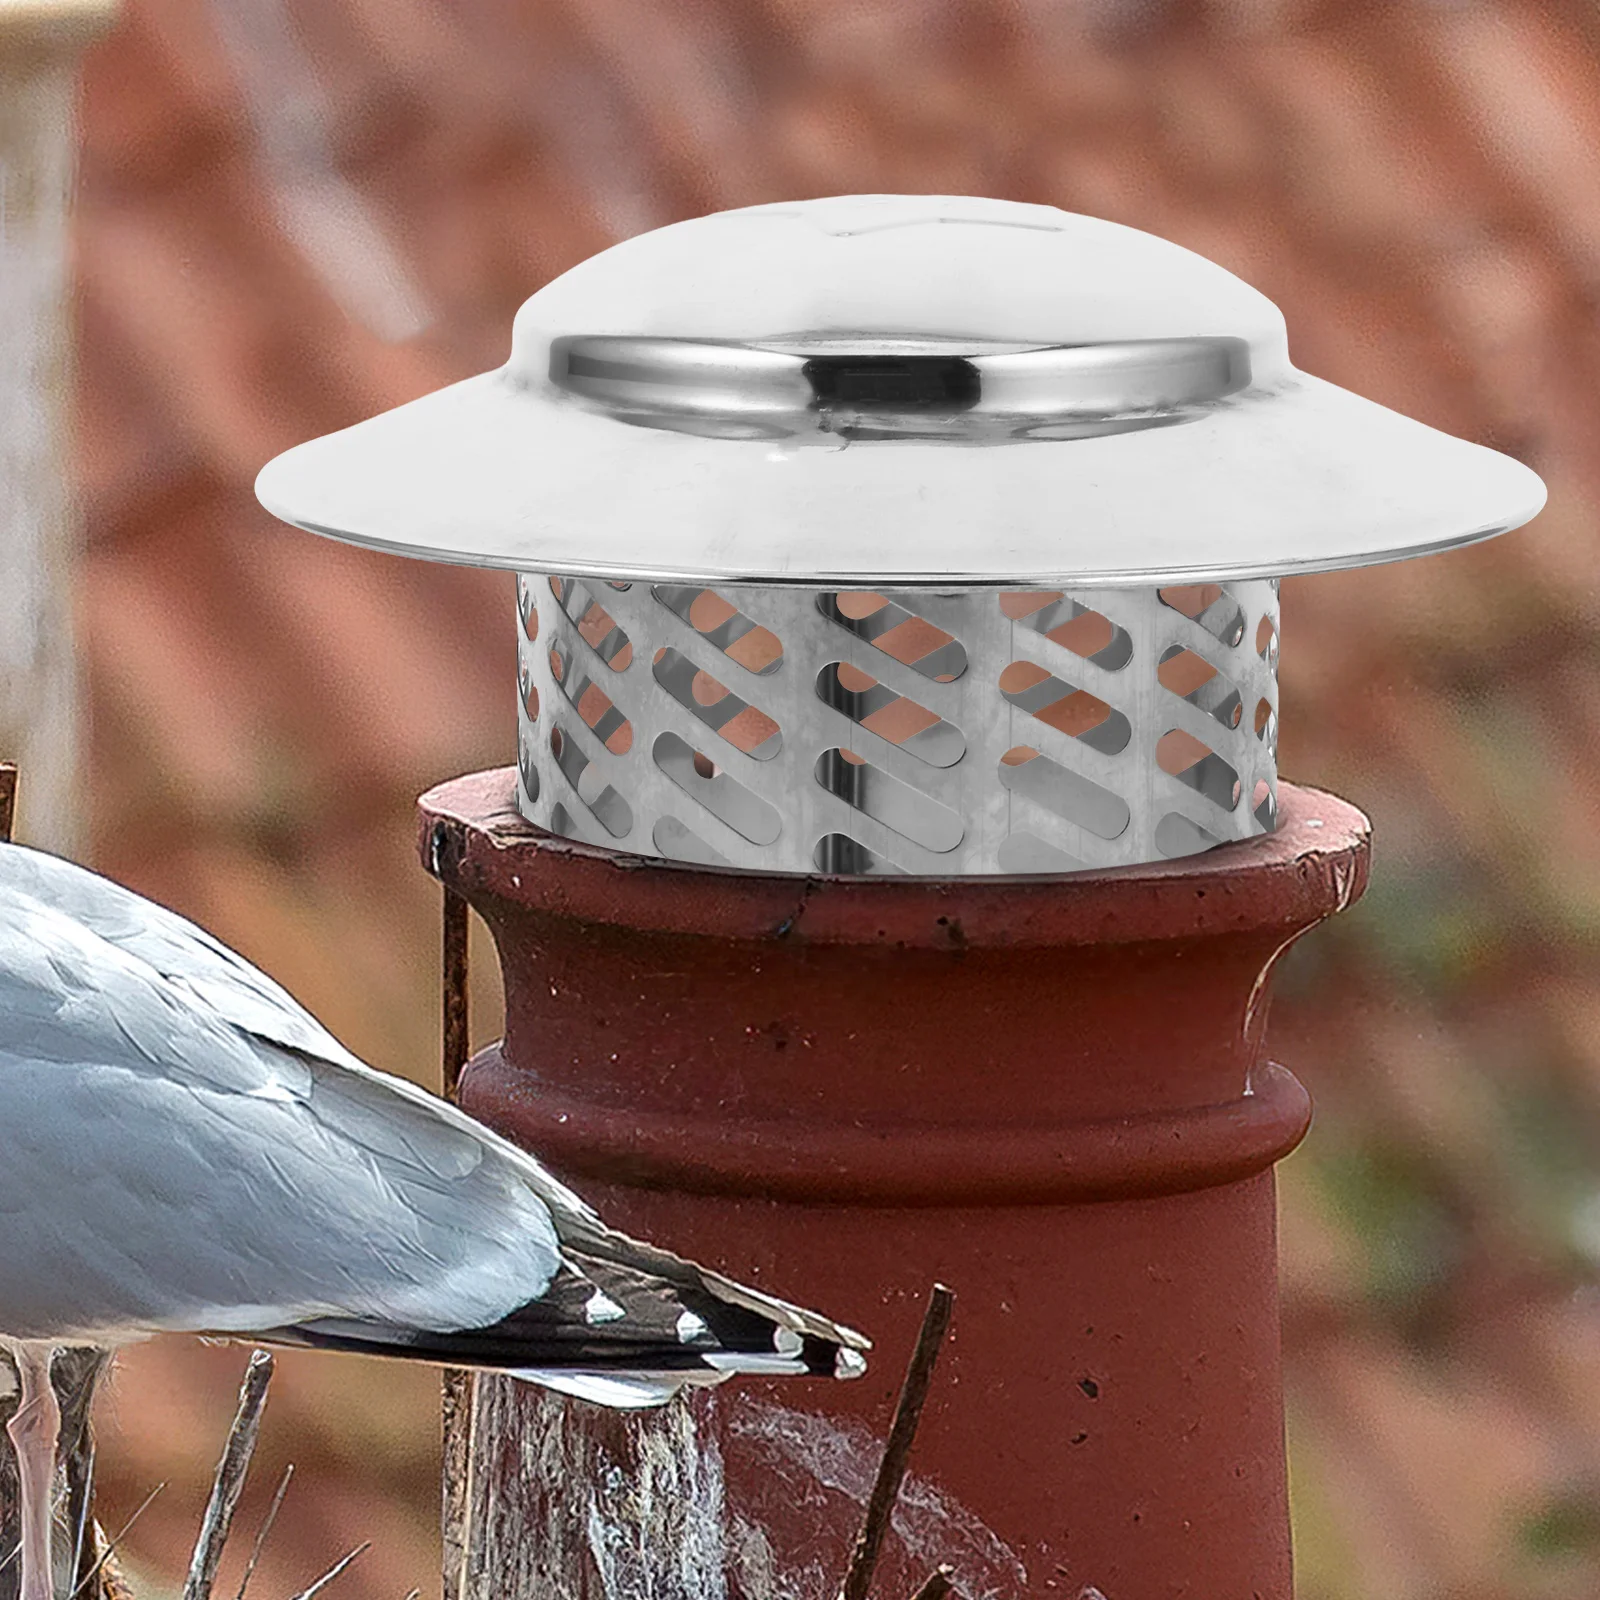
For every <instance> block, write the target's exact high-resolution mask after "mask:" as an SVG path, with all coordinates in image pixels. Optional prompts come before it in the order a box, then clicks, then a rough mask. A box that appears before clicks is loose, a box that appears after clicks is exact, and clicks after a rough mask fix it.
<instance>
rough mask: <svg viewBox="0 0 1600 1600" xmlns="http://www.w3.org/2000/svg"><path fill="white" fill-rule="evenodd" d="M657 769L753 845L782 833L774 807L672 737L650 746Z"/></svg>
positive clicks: (768, 841)
mask: <svg viewBox="0 0 1600 1600" xmlns="http://www.w3.org/2000/svg"><path fill="white" fill-rule="evenodd" d="M650 753H651V758H652V759H653V760H654V761H655V764H656V766H657V767H659V768H660V770H661V771H662V772H663V773H664V774H665V775H666V776H667V777H668V778H670V779H671V780H672V782H673V783H675V784H677V786H678V787H679V788H680V789H681V790H683V792H684V793H685V794H686V795H688V796H689V798H690V799H691V800H693V801H694V802H695V803H696V804H697V805H699V806H701V807H703V808H704V809H705V810H706V811H707V812H709V813H710V814H711V815H712V816H713V817H715V818H716V819H717V820H718V821H719V822H721V823H724V824H726V826H728V827H730V828H732V829H733V831H734V832H735V833H737V834H738V835H739V836H740V837H741V838H742V839H745V840H747V841H748V842H749V843H750V844H755V845H772V844H776V843H777V842H778V837H779V835H780V834H781V833H782V832H783V818H782V817H781V816H780V815H779V814H778V811H777V809H776V808H775V807H773V806H770V805H768V804H767V802H766V801H765V800H763V799H762V798H761V796H760V795H758V794H756V793H754V792H753V791H751V790H749V789H747V788H746V787H745V786H744V785H743V784H742V783H740V782H739V780H738V779H737V778H735V777H734V776H733V774H732V773H729V772H724V771H723V770H722V768H721V767H719V766H718V765H717V764H716V762H714V761H713V760H711V758H710V757H709V756H707V755H706V754H705V753H704V752H703V751H700V750H696V749H695V748H694V746H693V745H691V744H690V743H689V742H688V741H687V740H685V739H680V738H679V737H678V735H677V734H675V733H663V734H661V735H659V736H658V737H657V739H656V742H655V743H654V745H652V746H651V752H650Z"/></svg>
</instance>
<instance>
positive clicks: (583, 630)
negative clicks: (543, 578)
mask: <svg viewBox="0 0 1600 1600" xmlns="http://www.w3.org/2000/svg"><path fill="white" fill-rule="evenodd" d="M550 593H551V594H552V595H554V596H555V599H556V604H557V605H559V606H560V607H561V609H562V610H563V611H564V612H565V613H566V614H567V616H568V618H569V619H570V620H571V621H572V623H573V625H574V626H575V627H576V628H577V630H578V637H579V638H581V639H582V640H583V642H584V643H585V644H586V645H588V646H589V648H590V649H591V650H593V651H594V653H595V654H596V655H597V656H599V657H600V659H601V660H602V661H603V662H605V664H606V665H607V666H608V667H610V668H611V670H612V671H613V672H626V671H627V670H628V667H629V666H630V665H631V664H632V661H633V645H632V644H631V643H630V642H629V639H628V636H627V634H625V633H624V632H623V631H622V629H621V628H619V627H618V626H617V624H616V623H615V622H614V621H612V618H611V613H610V612H609V611H607V610H606V608H605V607H604V606H602V605H601V604H600V602H599V601H598V600H596V599H595V597H594V596H593V595H592V594H591V593H590V592H589V589H588V586H587V585H586V584H582V583H580V582H578V580H577V579H576V578H552V579H551V580H550Z"/></svg>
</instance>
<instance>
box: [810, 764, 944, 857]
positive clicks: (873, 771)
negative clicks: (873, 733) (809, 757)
mask: <svg viewBox="0 0 1600 1600" xmlns="http://www.w3.org/2000/svg"><path fill="white" fill-rule="evenodd" d="M814 775H815V777H816V780H817V782H818V783H819V784H820V785H821V786H822V787H823V788H824V789H826V790H827V792H828V793H829V794H831V795H833V796H835V797H836V798H837V799H840V800H843V801H844V803H845V804H846V805H848V806H852V807H853V808H854V809H855V810H857V811H859V812H861V814H862V815H863V816H867V817H871V818H872V819H873V820H874V821H876V822H881V823H882V824H883V825H884V827H886V828H888V829H890V830H892V831H893V832H895V833H898V834H899V835H900V837H901V838H902V839H909V840H910V841H911V842H912V843H913V844H919V845H921V846H922V848H923V849H924V850H931V851H934V852H935V853H936V854H939V855H943V854H945V853H946V852H947V851H950V850H954V849H955V848H956V846H957V845H959V844H960V843H961V841H962V840H963V839H964V838H965V837H966V832H967V825H966V823H965V822H964V821H963V820H962V819H961V817H960V816H959V815H958V814H957V813H956V812H954V811H952V810H951V809H950V808H949V807H948V806H946V805H944V804H942V803H941V802H940V801H938V800H935V799H934V798H933V796H932V795H928V794H924V793H923V792H922V790H920V789H917V788H913V787H912V785H911V784H909V783H902V782H901V781H900V779H899V778H896V777H894V776H892V775H891V774H890V773H887V772H885V771H884V770H883V769H882V768H881V767H876V766H874V765H873V764H872V763H871V762H870V761H868V760H866V758H865V757H863V756H860V755H858V754H857V753H856V752H855V751H854V750H844V749H839V748H835V749H832V750H824V751H823V752H822V754H821V755H820V756H818V757H817V764H816V767H815V769H814Z"/></svg>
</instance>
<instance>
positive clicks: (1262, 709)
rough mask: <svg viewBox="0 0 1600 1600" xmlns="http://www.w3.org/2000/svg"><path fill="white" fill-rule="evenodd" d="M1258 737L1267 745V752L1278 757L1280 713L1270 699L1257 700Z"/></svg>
mask: <svg viewBox="0 0 1600 1600" xmlns="http://www.w3.org/2000/svg"><path fill="white" fill-rule="evenodd" d="M1256 738H1258V739H1259V740H1260V741H1261V742H1262V744H1264V745H1265V746H1266V747H1267V754H1268V755H1269V756H1272V757H1273V758H1274V759H1276V757H1277V754H1278V713H1277V712H1276V711H1274V710H1273V709H1272V702H1271V701H1270V700H1258V701H1256Z"/></svg>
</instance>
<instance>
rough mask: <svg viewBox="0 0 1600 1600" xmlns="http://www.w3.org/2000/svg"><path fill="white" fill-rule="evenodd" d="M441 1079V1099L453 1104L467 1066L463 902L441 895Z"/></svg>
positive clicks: (465, 954) (456, 898)
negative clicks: (442, 1084)
mask: <svg viewBox="0 0 1600 1600" xmlns="http://www.w3.org/2000/svg"><path fill="white" fill-rule="evenodd" d="M443 955H444V959H443V970H442V976H443V987H444V1009H443V1030H444V1038H443V1041H442V1042H443V1050H442V1056H443V1069H444V1070H443V1077H444V1097H445V1099H446V1100H454V1099H455V1097H456V1090H457V1088H458V1087H459V1086H460V1083H461V1069H462V1068H463V1067H464V1066H465V1065H466V1064H467V1053H468V1050H469V1048H470V1046H469V1045H468V1042H467V902H466V901H465V900H463V899H462V898H461V896H460V895H458V894H454V893H452V892H451V891H450V890H449V889H446V890H445V892H444V938H443Z"/></svg>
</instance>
